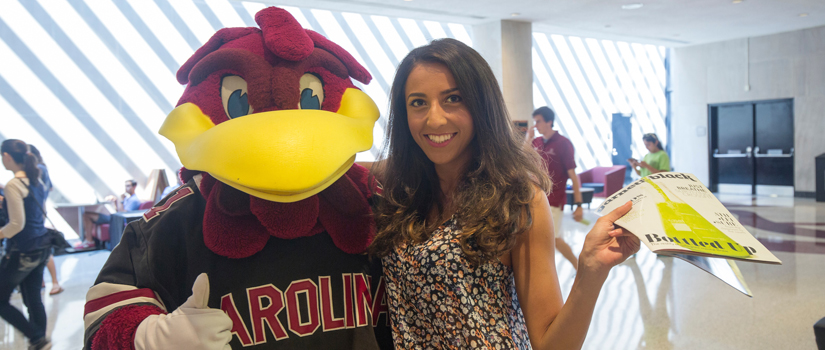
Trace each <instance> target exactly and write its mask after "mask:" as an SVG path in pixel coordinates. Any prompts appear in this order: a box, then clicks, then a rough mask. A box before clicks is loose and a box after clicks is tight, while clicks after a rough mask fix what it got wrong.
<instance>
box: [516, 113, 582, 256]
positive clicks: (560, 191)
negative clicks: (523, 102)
mask: <svg viewBox="0 0 825 350" xmlns="http://www.w3.org/2000/svg"><path fill="white" fill-rule="evenodd" d="M555 118H556V113H554V112H553V110H552V109H550V108H549V107H540V108H539V109H536V110H535V111H533V120H534V121H535V122H536V125H535V126H533V127H532V128H530V130H529V131H527V135H526V137H525V140H524V141H525V142H524V145H525V147H530V146H531V145H532V147H533V148H534V149H535V150H536V151H537V152H539V155H541V157H542V158H543V159H544V166H545V167H546V169H547V173H548V175H550V181H552V182H553V188H552V191H551V192H550V194H548V195H547V200H548V201H550V212H551V213H552V215H553V226H554V230H555V232H554V233H555V235H556V249H557V250H558V251H559V253H561V255H562V256H564V257H565V258H566V259H567V260H568V261H570V263H571V264H573V268H575V269H578V259H577V258H576V255H575V254H573V250H572V249H570V246H569V245H568V244H567V243H566V242H564V239H562V236H563V235H562V231H561V221H562V213H563V212H564V204H565V203H566V202H567V193H566V192H565V190H566V189H567V179H568V178H570V179H572V180H573V200H574V204H575V205H576V210H574V211H573V220H576V221H581V220H582V195H581V191H580V190H579V177H578V176H576V161H575V158H574V157H573V156H574V154H575V150H574V149H573V143H571V142H570V140H569V139H567V138H566V137H564V136H562V135H559V133H558V132H556V130H553V124H554V121H555ZM535 131H538V132H539V133H541V137H537V136H536V135H535Z"/></svg>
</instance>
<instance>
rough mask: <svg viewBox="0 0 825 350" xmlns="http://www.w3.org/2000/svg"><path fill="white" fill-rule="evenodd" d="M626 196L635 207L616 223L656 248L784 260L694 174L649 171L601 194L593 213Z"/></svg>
mask: <svg viewBox="0 0 825 350" xmlns="http://www.w3.org/2000/svg"><path fill="white" fill-rule="evenodd" d="M627 201H633V209H631V210H630V212H628V213H627V214H626V215H625V216H623V217H621V218H620V219H619V220H616V222H615V224H616V225H617V226H621V227H623V228H625V229H626V230H628V231H630V232H632V233H633V234H634V235H636V236H637V237H639V240H640V241H641V242H642V243H644V245H645V246H647V247H648V248H649V249H650V250H651V251H653V252H654V253H656V254H660V255H669V256H676V257H679V256H678V255H695V256H700V257H709V258H725V259H736V260H741V261H749V262H759V263H767V264H781V263H782V262H781V261H779V259H777V258H776V256H774V255H773V254H772V253H771V252H770V251H768V249H767V248H765V246H764V245H762V243H760V242H759V241H758V240H757V239H756V238H755V237H753V236H752V235H751V234H750V233H749V232H748V231H747V230H746V229H745V227H743V226H742V224H740V223H739V221H737V220H736V218H735V217H734V216H733V215H732V214H731V213H730V212H729V211H728V210H727V209H726V208H725V206H723V205H722V203H721V202H719V200H718V199H716V197H715V196H714V195H713V194H712V193H711V192H710V191H709V190H708V189H707V187H705V186H704V185H703V184H702V183H701V182H700V181H699V180H698V179H697V178H696V176H694V175H693V174H687V173H677V172H665V173H656V174H651V175H648V176H646V177H644V178H642V179H639V180H637V181H634V182H633V183H631V184H630V185H627V186H626V187H625V188H623V189H621V190H619V191H618V192H616V193H614V194H613V195H611V196H610V197H608V198H607V199H605V201H604V202H603V203H602V205H601V206H599V208H598V209H597V213H599V214H602V215H603V214H605V213H609V212H610V211H612V210H613V209H616V208H617V207H619V206H621V205H622V204H624V203H626V202H627ZM680 258H681V257H680Z"/></svg>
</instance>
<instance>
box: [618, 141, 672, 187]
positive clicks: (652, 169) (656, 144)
mask: <svg viewBox="0 0 825 350" xmlns="http://www.w3.org/2000/svg"><path fill="white" fill-rule="evenodd" d="M642 141H644V143H645V148H647V151H648V152H650V153H648V154H646V155H645V157H644V159H643V160H642V161H641V162H640V161H638V160H636V159H634V158H630V159H628V160H627V162H628V163H630V166H632V167H633V170H635V171H636V174H638V175H640V176H641V177H645V176H648V175H650V174H655V173H661V172H663V171H670V157H668V156H667V152H665V147H664V146H662V141H659V137H657V136H656V134H654V133H649V134H645V135H644V136H642Z"/></svg>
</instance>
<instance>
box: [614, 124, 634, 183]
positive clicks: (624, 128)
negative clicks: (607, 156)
mask: <svg viewBox="0 0 825 350" xmlns="http://www.w3.org/2000/svg"><path fill="white" fill-rule="evenodd" d="M611 124H612V131H613V165H624V166H626V168H625V174H624V183H625V184H628V183H630V181H631V178H630V173H631V169H630V167H629V166H627V159H628V158H630V157H633V152H632V151H631V150H630V145H631V144H632V143H633V137H632V134H631V124H630V116H629V115H624V114H621V113H613V119H612V121H611Z"/></svg>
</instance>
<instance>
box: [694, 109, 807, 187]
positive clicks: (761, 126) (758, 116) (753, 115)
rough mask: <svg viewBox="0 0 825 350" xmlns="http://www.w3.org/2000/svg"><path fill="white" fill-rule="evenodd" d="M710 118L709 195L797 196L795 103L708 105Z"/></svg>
mask: <svg viewBox="0 0 825 350" xmlns="http://www.w3.org/2000/svg"><path fill="white" fill-rule="evenodd" d="M708 116H709V118H708V119H709V120H708V125H709V129H710V140H709V141H710V152H711V153H710V158H709V159H710V181H711V183H710V189H711V191H713V192H718V191H720V185H721V186H725V188H733V189H736V188H739V189H740V190H742V189H744V190H746V191H748V192H750V193H751V194H757V193H759V192H765V193H775V192H779V193H782V194H789V195H793V185H794V179H793V177H794V168H793V167H794V163H793V162H794V149H793V145H794V125H793V100H772V101H758V102H744V103H741V102H740V103H725V104H717V105H710V106H708ZM731 185H733V186H731ZM762 190H764V191H762Z"/></svg>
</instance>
